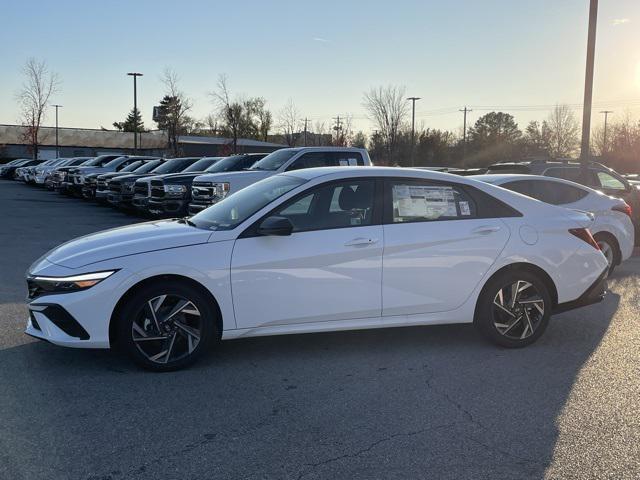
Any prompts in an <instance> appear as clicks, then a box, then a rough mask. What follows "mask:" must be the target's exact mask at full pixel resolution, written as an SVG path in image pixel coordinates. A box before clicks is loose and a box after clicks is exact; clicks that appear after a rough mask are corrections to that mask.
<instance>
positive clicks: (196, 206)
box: [188, 202, 214, 215]
mask: <svg viewBox="0 0 640 480" xmlns="http://www.w3.org/2000/svg"><path fill="white" fill-rule="evenodd" d="M211 205H214V204H213V203H206V204H205V203H193V202H191V203H190V204H189V207H188V212H189V215H195V214H196V213H200V212H201V211H202V210H204V209H205V208H209V207H210V206H211Z"/></svg>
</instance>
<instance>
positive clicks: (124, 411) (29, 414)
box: [0, 181, 640, 480]
mask: <svg viewBox="0 0 640 480" xmlns="http://www.w3.org/2000/svg"><path fill="white" fill-rule="evenodd" d="M0 219H2V224H1V227H0V240H1V249H0V479H29V480H32V479H87V480H88V479H96V480H97V479H102V480H120V479H129V478H132V479H226V478H243V479H276V478H287V479H288V478H292V479H324V478H338V479H343V478H344V479H374V478H376V479H378V478H385V479H386V478H403V479H407V478H429V479H461V478H473V479H503V478H504V479H513V478H519V479H528V478H531V479H536V478H543V477H546V478H562V479H573V478H576V479H577V478H580V479H591V478H616V479H619V478H630V479H631V478H639V477H640V316H639V315H638V302H639V300H640V257H634V258H632V259H631V260H630V261H629V262H627V263H625V264H624V265H623V266H622V267H621V268H619V269H618V270H617V271H616V273H615V274H614V277H613V278H612V279H611V282H610V287H611V292H610V294H609V295H608V296H607V298H606V299H605V301H604V302H602V303H600V304H598V305H594V306H591V307H587V308H584V309H581V310H576V311H573V312H568V313H565V314H563V315H558V316H556V317H554V318H553V320H552V323H551V325H550V327H549V329H548V330H547V332H546V333H545V335H544V336H543V337H542V339H541V340H540V341H539V342H538V343H537V344H534V345H533V346H531V347H528V348H526V349H522V350H505V349H499V348H496V347H494V346H492V345H489V344H487V343H485V342H483V341H482V340H481V339H480V337H479V336H478V335H477V334H476V332H475V331H474V329H473V327H472V326H470V325H461V326H444V327H425V328H400V329H385V330H378V331H365V332H346V333H344V332H343V333H330V334H314V335H292V336H283V337H273V338H254V339H243V340H235V341H229V342H225V343H223V344H222V346H221V347H220V348H219V349H218V350H217V351H215V352H212V353H211V354H210V355H209V356H207V357H206V358H205V359H204V361H201V362H200V363H198V364H197V365H196V366H194V367H193V368H191V369H189V370H186V371H179V372H175V373H167V374H152V373H148V372H144V371H141V370H139V369H137V368H135V367H134V366H132V365H131V364H130V363H129V362H128V360H127V359H125V358H123V357H121V356H120V355H119V354H118V353H116V352H109V351H86V350H72V349H63V348H59V347H55V346H52V345H49V344H47V343H44V342H40V341H36V340H33V339H31V338H29V337H27V336H25V335H24V334H23V333H22V331H23V328H24V324H25V318H26V312H27V309H26V307H25V302H24V296H25V293H26V291H25V285H24V280H23V275H24V272H25V270H26V269H27V268H28V266H29V265H30V264H31V263H32V262H33V261H34V260H35V259H37V258H38V257H39V256H41V255H42V254H44V253H45V252H46V251H47V250H49V249H50V248H53V247H54V246H56V245H58V244H60V243H62V242H64V241H66V240H69V239H71V238H74V237H77V236H80V235H83V234H87V233H91V232H95V231H98V230H101V229H105V228H111V227H115V226H119V225H124V224H128V223H132V222H135V221H137V220H136V219H134V218H132V217H128V216H126V215H124V214H121V213H119V212H115V211H113V210H112V209H110V208H107V207H99V206H95V205H92V204H89V203H87V202H83V201H80V200H74V199H69V198H65V197H61V196H60V195H57V194H54V193H51V192H46V191H43V190H40V189H36V188H31V187H27V186H24V185H21V184H17V183H15V182H9V181H0Z"/></svg>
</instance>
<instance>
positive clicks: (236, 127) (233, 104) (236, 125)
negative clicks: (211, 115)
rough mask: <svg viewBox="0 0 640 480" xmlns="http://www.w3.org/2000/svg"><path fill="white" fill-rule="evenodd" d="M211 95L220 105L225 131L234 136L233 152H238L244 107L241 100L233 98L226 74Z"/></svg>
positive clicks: (222, 75)
mask: <svg viewBox="0 0 640 480" xmlns="http://www.w3.org/2000/svg"><path fill="white" fill-rule="evenodd" d="M210 95H211V97H212V98H213V100H214V102H215V103H216V104H217V106H218V109H219V115H220V119H221V121H222V127H223V128H224V130H225V133H227V134H228V135H230V136H231V138H232V147H233V153H238V138H239V137H240V131H241V129H242V122H243V118H242V117H243V113H244V111H243V110H244V108H243V106H242V103H241V102H238V101H233V100H232V99H231V92H230V90H229V86H228V85H227V76H226V75H224V74H221V75H220V76H219V77H218V85H217V89H216V90H215V91H213V92H211V94H210Z"/></svg>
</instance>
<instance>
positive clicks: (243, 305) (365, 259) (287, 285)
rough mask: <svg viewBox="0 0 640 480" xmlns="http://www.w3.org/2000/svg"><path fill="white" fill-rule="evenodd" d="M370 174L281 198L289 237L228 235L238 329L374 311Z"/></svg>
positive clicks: (376, 278)
mask: <svg viewBox="0 0 640 480" xmlns="http://www.w3.org/2000/svg"><path fill="white" fill-rule="evenodd" d="M375 183H376V182H375V181H374V180H373V179H364V180H362V179H361V180H358V179H354V180H350V181H340V182H331V183H328V184H323V185H320V186H318V187H315V188H312V189H310V190H309V191H307V192H304V193H302V194H301V195H299V196H297V197H295V198H293V199H292V200H290V201H289V202H286V203H285V204H284V205H282V206H281V207H278V208H277V209H276V210H275V211H273V212H271V213H270V214H269V216H273V215H278V216H283V217H287V218H289V219H290V220H291V222H292V223H293V225H294V231H293V233H292V234H291V235H289V236H261V235H257V234H256V235H249V236H247V237H245V238H242V237H243V236H241V238H239V239H238V240H236V243H235V246H234V249H233V256H232V260H231V284H232V290H233V305H234V310H235V315H236V323H237V327H238V328H253V327H261V326H263V327H265V326H273V325H286V324H302V323H309V322H324V321H335V320H349V319H357V318H367V317H379V316H380V314H381V308H382V307H381V276H382V251H383V232H382V226H381V225H380V221H379V220H377V218H378V216H379V215H378V212H377V211H375V210H378V209H374V203H375V202H374V198H375V195H374V192H375Z"/></svg>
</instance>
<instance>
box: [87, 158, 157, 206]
mask: <svg viewBox="0 0 640 480" xmlns="http://www.w3.org/2000/svg"><path fill="white" fill-rule="evenodd" d="M162 162H164V160H163V159H161V158H156V159H154V160H138V161H136V162H133V163H131V164H129V165H127V166H126V167H124V168H123V169H122V170H120V171H119V172H109V173H101V174H100V175H98V176H97V177H96V193H95V196H94V200H95V201H96V202H98V203H107V197H108V196H109V193H110V190H109V182H110V181H111V180H113V179H115V178H120V177H124V176H126V175H138V174H144V173H148V172H150V171H152V170H154V169H155V168H158V167H159V166H160V165H161V164H162Z"/></svg>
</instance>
